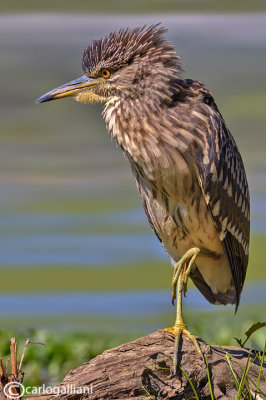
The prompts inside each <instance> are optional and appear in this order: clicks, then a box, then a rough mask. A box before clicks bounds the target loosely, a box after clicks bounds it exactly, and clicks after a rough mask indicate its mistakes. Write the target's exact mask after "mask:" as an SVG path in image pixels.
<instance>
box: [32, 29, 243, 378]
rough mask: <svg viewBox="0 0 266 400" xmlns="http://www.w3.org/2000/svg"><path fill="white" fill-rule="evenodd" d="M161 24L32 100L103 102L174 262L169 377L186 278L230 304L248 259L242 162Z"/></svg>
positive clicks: (89, 56)
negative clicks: (186, 74)
mask: <svg viewBox="0 0 266 400" xmlns="http://www.w3.org/2000/svg"><path fill="white" fill-rule="evenodd" d="M166 32H167V29H166V28H164V27H163V26H162V25H161V24H154V25H151V26H148V27H147V26H142V27H135V28H122V29H120V30H118V31H114V32H112V33H110V34H109V35H107V36H106V37H104V38H102V39H95V40H93V41H92V42H91V43H90V44H89V45H88V47H87V48H86V49H85V50H84V53H83V60H82V68H83V71H84V75H83V76H82V77H80V78H78V79H75V80H73V81H70V82H68V83H66V84H64V85H61V86H59V87H57V88H55V89H53V90H51V91H49V92H48V93H46V94H45V95H43V96H41V97H40V98H39V99H38V100H36V103H44V102H48V101H52V100H55V99H61V98H64V97H72V98H74V99H75V100H77V101H79V102H81V103H95V102H97V103H103V104H104V107H103V113H102V114H103V118H104V120H105V123H106V127H107V131H108V132H109V134H110V135H111V137H112V138H113V139H114V140H115V141H116V143H117V144H118V145H119V146H120V147H121V149H122V151H123V153H124V155H125V157H126V159H127V160H128V161H129V163H130V166H131V170H132V172H133V176H134V178H135V181H136V186H137V189H138V192H139V194H140V197H141V200H142V204H143V208H144V210H145V213H146V215H147V218H148V221H149V223H150V225H151V227H152V229H153V230H154V232H155V234H156V235H157V237H158V239H159V240H160V242H161V244H162V246H163V248H164V249H165V251H166V252H167V254H168V255H169V257H170V260H171V263H172V265H173V277H172V283H171V287H172V303H173V304H174V302H175V300H176V319H175V323H174V325H173V327H171V328H166V330H168V331H170V332H171V333H172V334H173V335H174V336H175V349H174V362H173V371H174V373H176V371H177V364H178V352H179V347H180V345H181V342H180V337H181V336H182V335H186V336H187V337H189V339H190V340H191V341H192V342H193V344H194V346H195V347H196V350H197V352H198V353H199V354H201V355H202V352H201V349H200V346H199V343H198V341H197V339H196V337H195V336H194V335H192V334H191V333H190V331H189V330H188V328H187V326H186V324H185V322H184V319H183V314H182V299H183V296H184V295H185V294H186V289H187V281H188V278H191V280H192V281H193V283H194V284H195V286H196V287H197V288H198V290H199V291H200V292H201V293H202V295H203V296H204V297H205V298H206V299H207V300H208V301H209V302H210V303H212V304H216V305H226V304H234V305H235V310H236V311H237V308H238V306H239V301H240V295H241V292H242V289H243V285H244V281H245V276H246V271H247V266H248V258H249V239H250V199H249V189H248V182H247V178H246V173H245V168H244V164H243V161H242V158H241V155H240V152H239V150H238V147H237V145H236V142H235V140H234V138H233V136H232V135H231V133H230V131H229V129H228V127H227V125H226V123H225V121H224V119H223V117H222V115H221V113H220V111H219V109H218V107H217V105H216V103H215V101H214V98H213V96H212V94H211V92H210V91H209V90H208V89H207V88H206V87H205V85H204V84H202V83H201V82H199V81H197V80H193V79H186V78H184V77H182V76H183V73H184V71H183V68H182V64H181V61H180V58H179V56H178V55H177V53H176V50H175V47H174V46H173V45H172V43H171V42H169V41H168V40H167V38H166Z"/></svg>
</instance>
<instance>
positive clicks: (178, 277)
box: [165, 247, 202, 375]
mask: <svg viewBox="0 0 266 400" xmlns="http://www.w3.org/2000/svg"><path fill="white" fill-rule="evenodd" d="M199 252H200V249H199V248H197V247H194V248H192V249H190V250H188V251H187V252H186V254H185V255H184V256H183V257H182V258H181V259H180V260H179V261H178V263H176V265H175V268H174V272H173V279H172V303H173V304H174V301H175V299H177V304H176V320H175V324H174V326H173V327H172V328H166V329H165V330H166V331H168V332H171V333H172V334H173V335H174V336H175V350H174V365H173V370H174V371H173V372H174V374H175V375H176V372H177V359H178V350H179V341H180V336H181V334H184V335H186V336H188V337H189V339H190V340H191V341H192V343H193V344H194V346H195V347H196V350H197V352H198V353H199V355H201V356H202V353H201V350H200V347H199V345H198V342H197V340H196V338H195V336H193V335H192V334H191V333H190V332H189V331H188V330H187V327H186V324H185V323H184V320H183V317H182V289H183V288H184V287H186V284H187V280H188V277H189V273H190V271H191V268H192V267H193V264H194V262H195V260H196V258H197V256H198V254H199ZM187 263H188V264H187ZM186 265H187V268H186Z"/></svg>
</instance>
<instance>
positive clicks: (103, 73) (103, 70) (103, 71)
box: [101, 68, 111, 79]
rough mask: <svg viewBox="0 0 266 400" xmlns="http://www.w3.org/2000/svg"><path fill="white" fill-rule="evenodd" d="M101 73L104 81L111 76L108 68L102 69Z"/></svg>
mask: <svg viewBox="0 0 266 400" xmlns="http://www.w3.org/2000/svg"><path fill="white" fill-rule="evenodd" d="M101 72H102V76H103V77H104V78H106V79H108V78H110V76H111V71H110V69H108V68H103V69H102V71H101Z"/></svg>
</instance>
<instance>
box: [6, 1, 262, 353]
mask: <svg viewBox="0 0 266 400" xmlns="http://www.w3.org/2000/svg"><path fill="white" fill-rule="evenodd" d="M15 3H16V6H14V7H12V5H11V4H10V3H9V5H7V4H5V5H3V10H2V13H1V14H0V38H1V39H0V76H1V96H0V118H1V125H0V141H1V146H0V187H1V189H0V221H1V224H0V277H1V278H0V279H1V286H0V287H1V293H0V301H1V307H0V324H1V329H2V330H8V329H13V330H18V331H19V330H20V331H21V330H23V329H24V330H27V329H31V328H34V329H46V330H49V331H56V332H59V331H61V332H64V333H66V332H86V333H92V334H98V333H99V332H105V333H106V334H107V333H110V334H111V335H113V336H115V335H121V333H122V334H123V333H125V334H129V335H131V336H133V337H134V336H137V335H139V334H142V333H147V332H151V331H152V330H155V329H159V328H163V327H165V326H167V325H170V324H171V323H172V322H173V320H174V309H173V308H172V306H171V302H170V281H171V267H170V262H169V260H168V258H167V256H166V254H165V253H164V252H163V250H162V249H161V247H160V244H159V242H158V241H157V239H156V237H155V235H154V234H153V232H152V231H151V229H150V228H149V226H148V223H147V221H146V217H145V215H144V212H143V210H142V207H141V203H140V199H139V197H138V194H137V191H136V188H135V183H134V181H133V178H132V176H131V172H130V168H129V166H128V164H127V162H126V160H125V159H124V157H123V155H122V153H121V151H120V150H119V149H117V148H116V146H115V145H114V143H111V141H110V138H109V135H108V134H107V133H106V130H105V125H104V122H103V120H102V117H101V109H102V106H100V105H82V104H78V103H76V102H74V101H73V100H71V99H65V100H63V101H56V102H53V103H47V104H43V105H36V104H34V101H35V100H36V99H37V98H38V97H39V96H40V95H42V94H43V93H45V92H47V91H48V90H50V89H52V88H54V87H56V86H58V85H60V84H62V83H65V82H68V81H70V80H72V79H74V78H76V77H78V76H80V75H82V70H81V55H82V51H83V49H84V47H85V46H87V45H88V43H89V42H90V41H91V40H92V39H93V38H99V37H102V36H103V35H105V34H108V33H109V32H110V31H112V30H116V29H119V28H120V27H127V26H130V27H132V26H136V25H138V26H140V25H144V24H147V25H149V24H153V23H158V22H161V23H162V24H163V25H164V26H166V27H167V28H168V34H167V37H168V38H169V39H170V40H171V41H172V42H173V43H174V45H175V46H176V49H177V52H178V54H179V56H180V57H181V60H182V62H183V64H184V69H185V73H184V74H183V75H184V76H185V77H188V78H193V79H197V80H200V81H202V82H204V83H205V84H206V86H207V88H208V89H210V90H211V91H212V93H213V95H214V97H215V100H216V103H217V104H218V106H219V108H220V110H221V112H222V114H223V116H224V118H225V120H226V122H227V124H228V126H229V128H230V130H231V132H232V133H233V135H234V137H235V139H236V142H237V143H238V145H239V148H240V151H241V153H242V155H243V159H244V163H245V166H246V171H247V175H248V181H249V185H250V191H251V229H252V237H251V256H250V264H249V269H248V274H247V281H246V284H245V287H244V291H243V296H242V302H241V305H240V309H239V312H238V313H237V314H236V316H235V315H234V311H233V308H232V307H227V308H226V309H225V308H224V307H214V306H211V305H210V304H208V303H207V301H205V300H204V298H203V297H202V296H201V295H200V293H199V292H198V291H197V290H196V289H195V288H194V287H193V286H192V285H191V286H190V288H189V291H188V294H187V298H186V299H185V302H184V307H185V315H186V319H187V321H188V325H189V327H191V330H193V333H195V334H198V335H204V338H205V339H206V340H211V339H212V338H213V340H214V341H218V342H220V343H221V344H222V343H223V344H225V342H227V343H231V342H232V341H233V337H234V336H239V335H243V334H244V332H245V330H246V329H247V328H249V326H250V325H251V323H252V322H256V321H257V320H260V321H262V320H263V319H264V320H265V316H266V315H265V314H266V312H265V309H266V308H265V306H266V291H265V283H266V268H265V252H264V250H265V247H266V134H265V127H266V117H265V109H266V14H265V13H258V12H249V13H244V11H247V10H248V11H254V9H253V10H249V9H248V7H249V6H248V5H247V4H248V3H247V2H245V1H244V2H242V5H243V13H242V14H239V13H237V10H236V9H235V6H234V4H235V3H234V4H231V3H230V4H231V6H228V8H226V4H229V3H228V2H223V3H224V7H225V9H224V8H223V7H221V9H219V7H218V11H224V12H225V13H217V12H216V10H215V9H214V8H213V7H212V6H210V2H208V1H204V2H203V3H202V4H203V5H204V7H203V8H202V9H201V10H200V9H199V6H198V2H196V1H191V2H187V3H189V4H190V5H189V6H188V5H187V8H186V6H185V5H184V3H185V2H182V1H179V2H177V3H178V4H179V6H180V8H179V9H178V8H177V9H176V11H177V12H176V13H174V14H173V13H172V14H171V15H170V14H166V13H165V12H167V11H169V10H170V11H174V10H175V9H174V8H173V7H174V6H173V2H172V1H168V2H165V8H163V7H161V6H159V5H158V4H159V2H156V1H153V2H151V3H152V4H153V8H152V7H151V8H150V9H149V10H150V11H149V12H148V13H146V14H141V11H142V10H141V7H142V6H141V5H139V3H138V2H137V3H136V8H135V11H136V12H137V14H135V15H133V14H126V15H118V11H125V10H124V9H123V7H124V6H121V7H122V8H121V9H119V4H118V3H119V2H114V5H113V9H112V10H111V11H113V14H112V15H110V14H109V15H104V14H97V15H96V14H95V15H94V14H92V12H97V11H99V9H97V7H96V6H95V4H94V3H93V5H92V2H87V3H88V4H90V5H92V6H91V9H90V7H89V6H85V5H84V2H82V1H78V2H76V3H75V4H76V8H75V7H74V6H73V3H74V2H65V8H64V12H63V8H60V5H59V3H60V2H53V3H51V2H49V1H48V2H46V6H45V7H46V8H45V9H44V10H43V9H41V10H39V9H38V7H41V6H40V5H37V6H36V4H35V5H33V2H31V1H26V2H25V4H24V9H23V6H22V5H21V3H18V2H15ZM23 3H24V2H23ZM54 3H55V4H56V5H54ZM142 3H143V2H142ZM217 3H219V4H221V2H217ZM236 3H237V2H236ZM255 3H256V4H257V5H258V6H260V7H262V8H261V9H260V8H258V10H259V11H264V12H265V11H266V7H265V8H263V7H264V6H263V4H262V3H261V2H259V1H258V2H255ZM255 3H254V4H255ZM121 4H122V3H121ZM156 4H157V6H156ZM191 4H192V5H193V4H194V8H193V7H192V8H191ZM256 4H255V6H256ZM1 7H2V6H1ZM79 7H80V8H79ZM95 7H96V9H95ZM108 7H109V8H108V11H109V12H110V5H109V6H108ZM130 7H131V6H129V11H132V10H131V9H130ZM138 7H139V8H138ZM143 7H144V8H145V6H144V5H143ZM230 7H231V8H230ZM55 8H56V10H55ZM74 10H75V11H76V13H73V11H74ZM79 10H80V11H82V14H81V13H80V14H79V13H78V12H77V11H79ZM21 11H24V12H23V13H21ZM66 11H71V12H72V13H69V14H67V13H65V12H66ZM100 11H104V10H102V9H101V10H100ZM144 11H146V12H147V9H145V10H144ZM178 11H179V13H178ZM180 11H181V12H180ZM199 11H201V13H199ZM202 11H204V12H202ZM208 11H210V12H208ZM255 11H256V7H255ZM116 12H117V13H116ZM153 12H154V13H153ZM188 12H189V13H188ZM231 12H232V13H231ZM156 13H157V14H156ZM264 340H265V330H264V331H263V330H261V331H259V332H258V333H257V334H256V335H254V339H253V344H254V343H255V345H257V346H258V347H260V346H263V342H264Z"/></svg>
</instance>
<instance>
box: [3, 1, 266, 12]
mask: <svg viewBox="0 0 266 400" xmlns="http://www.w3.org/2000/svg"><path fill="white" fill-rule="evenodd" d="M1 9H2V11H5V12H17V11H27V12H28V11H35V12H36V11H51V12H56V11H59V12H76V13H79V12H90V13H105V14H106V13H151V12H153V13H162V12H164V13H173V12H202V13H203V12H204V13H206V12H210V13H211V12H212V13H213V12H218V13H219V12H223V13H224V12H236V13H239V12H262V11H266V5H265V1H264V0H253V1H252V2H251V1H248V0H241V1H240V0H235V1H234V2H232V1H230V0H216V1H215V2H214V1H212V0H201V1H198V0H189V1H187V0H164V1H160V0H146V1H145V2H143V1H141V0H135V1H134V2H132V1H129V0H127V1H124V2H123V1H121V0H113V1H112V2H110V3H109V2H103V3H99V2H98V3H97V2H95V1H94V0H75V1H74V2H73V1H70V0H57V1H56V2H55V1H52V0H46V1H45V2H42V1H40V0H39V1H36V0H35V1H34V0H24V1H23V2H20V1H18V0H13V1H12V2H5V3H3V4H1Z"/></svg>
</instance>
